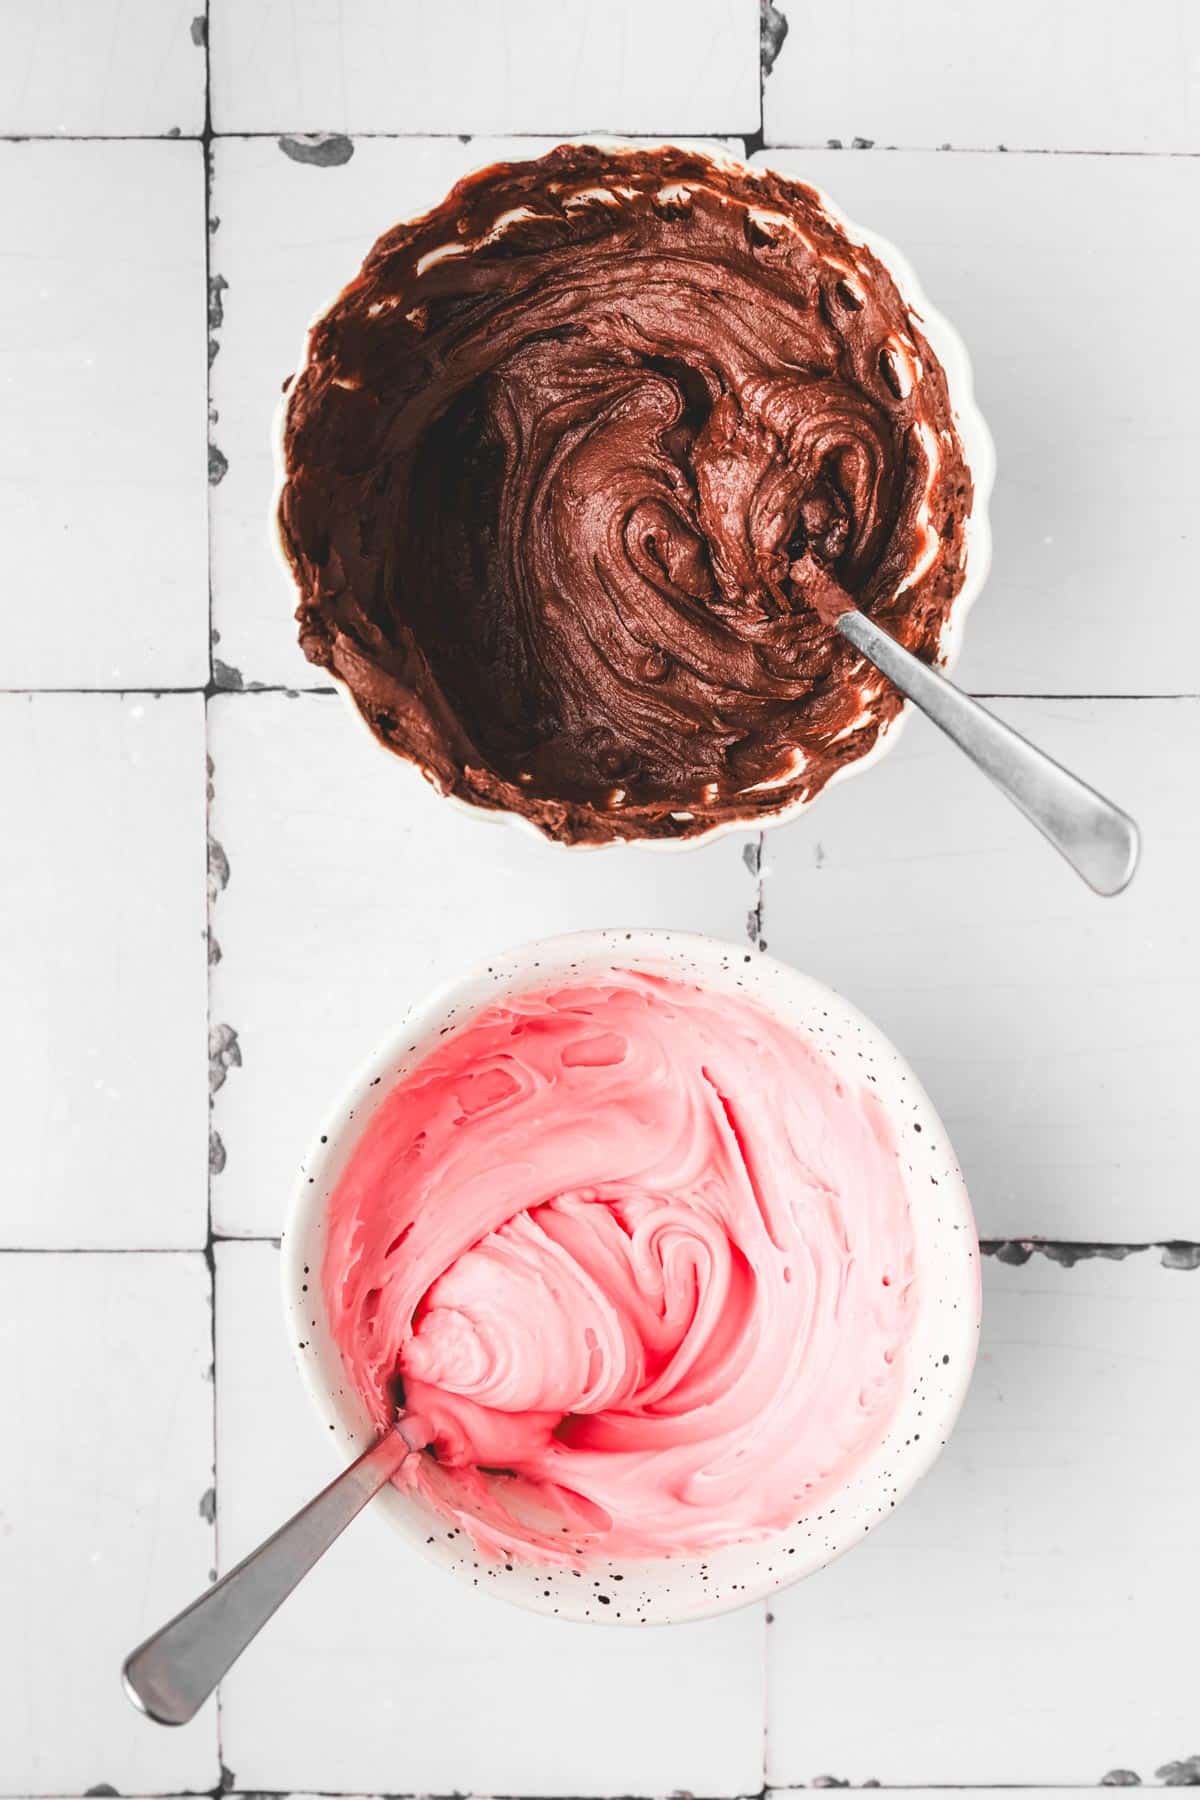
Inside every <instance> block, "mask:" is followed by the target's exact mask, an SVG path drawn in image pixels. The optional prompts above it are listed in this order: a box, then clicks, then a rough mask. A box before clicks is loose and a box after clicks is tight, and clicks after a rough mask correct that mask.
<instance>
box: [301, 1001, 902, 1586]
mask: <svg viewBox="0 0 1200 1800" xmlns="http://www.w3.org/2000/svg"><path fill="white" fill-rule="evenodd" d="M323 1285H324V1293H325V1300H326V1305H327V1308H328V1313H329V1319H330V1322H331V1325H332V1329H333V1332H334V1336H335V1338H336V1341H337V1344H338V1346H339V1348H340V1351H341V1354H342V1357H343V1360H344V1362H345V1366H346V1369H347V1371H348V1373H349V1376H350V1379H351V1380H352V1381H353V1382H354V1384H355V1386H356V1387H357V1389H358V1391H359V1392H360V1393H361V1394H362V1396H363V1398H364V1400H365V1402H366V1404H367V1406H368V1408H369V1409H370V1412H371V1414H372V1416H373V1417H374V1418H375V1419H376V1420H377V1421H378V1422H379V1423H380V1424H383V1423H384V1422H385V1421H386V1420H387V1419H388V1418H389V1417H391V1416H392V1412H393V1408H394V1394H395V1391H396V1388H395V1382H396V1378H397V1377H399V1379H400V1381H401V1383H402V1385H403V1392H404V1398H405V1405H406V1409H407V1411H408V1412H409V1413H410V1415H414V1417H415V1418H417V1419H419V1420H420V1425H421V1429H422V1431H423V1432H426V1433H428V1435H429V1437H430V1438H431V1439H432V1441H433V1443H434V1446H435V1449H436V1453H437V1456H436V1460H435V1459H434V1458H432V1457H428V1456H425V1457H420V1458H416V1457H414V1458H412V1459H410V1462H409V1464H408V1465H407V1466H406V1469H405V1471H404V1473H403V1476H402V1478H401V1479H402V1480H403V1481H407V1482H410V1483H415V1484H416V1485H417V1486H418V1488H419V1489H420V1491H421V1492H422V1493H423V1494H424V1495H425V1497H426V1498H427V1499H429V1500H430V1501H432V1502H433V1504H434V1505H435V1506H437V1507H438V1509H439V1510H440V1511H441V1512H442V1513H444V1514H445V1515H447V1516H448V1517H450V1518H452V1519H453V1520H454V1521H455V1523H456V1524H457V1525H463V1526H466V1528H467V1529H468V1530H469V1531H470V1532H471V1534H472V1536H473V1537H474V1538H475V1540H476V1542H477V1543H478V1544H479V1545H480V1547H481V1549H483V1550H484V1551H485V1552H486V1553H488V1554H490V1555H505V1556H512V1555H517V1556H523V1557H526V1558H532V1559H534V1560H552V1561H562V1562H567V1563H570V1562H575V1563H579V1562H581V1561H584V1560H587V1559H589V1558H595V1557H596V1556H606V1557H614V1556H619V1557H646V1556H660V1555H663V1554H670V1553H680V1552H687V1553H695V1552H702V1551H705V1550H707V1549H710V1548H712V1547H715V1546H716V1545H719V1544H723V1543H728V1542H731V1541H735V1540H741V1539H750V1538H754V1537H759V1536H762V1535H764V1534H767V1533H769V1532H771V1531H773V1530H777V1529H780V1528H784V1527H786V1526H788V1525H790V1524H792V1523H794V1522H795V1521H796V1520H797V1519H799V1518H801V1517H802V1516H803V1515H804V1514H805V1513H807V1512H809V1511H812V1510H814V1509H817V1508H819V1507H820V1505H821V1503H822V1500H823V1499H825V1498H827V1497H828V1496H829V1495H830V1494H831V1492H832V1490H833V1489H834V1488H836V1487H838V1486H839V1485H840V1484H841V1483H842V1482H843V1481H844V1480H845V1479H846V1477H847V1476H848V1475H849V1474H850V1473H852V1472H853V1470H854V1469H855V1467H856V1466H857V1465H858V1463H859V1462H860V1461H861V1460H862V1459H863V1458H864V1457H865V1456H866V1455H867V1454H868V1453H869V1452H870V1451H871V1450H872V1449H873V1448H874V1447H875V1446H876V1445H877V1444H878V1442H879V1440H880V1438H881V1437H882V1435H883V1433H884V1432H885V1430H886V1428H887V1425H888V1423H889V1421H890V1419H891V1417H892V1414H893V1411H894V1408H895V1405H896V1402H897V1399H898V1397H899V1393H900V1391H901V1388H902V1382H903V1363H904V1357H903V1349H904V1345H905V1343H906V1340H907V1338H908V1335H909V1332H910V1330H911V1326H912V1322H913V1315H914V1308H915V1293H914V1282H913V1237H912V1223H911V1218H910V1213H909V1205H908V1198H907V1194H906V1190H905V1186H904V1181H903V1178H902V1175H901V1171H900V1166H899V1160H898V1157H897V1153H896V1145H895V1142H894V1139H893V1135H892V1132H891V1129H890V1127H889V1124H888V1121H887V1118H886V1116H885V1114H884V1111H883V1108H882V1106H881V1105H880V1103H879V1101H878V1100H877V1099H876V1097H875V1095H874V1094H873V1093H872V1091H871V1089H870V1087H869V1085H867V1083H866V1082H863V1081H859V1080H857V1079H855V1080H852V1079H849V1078H848V1075H843V1074H842V1073H840V1072H839V1068H838V1065H837V1063H836V1062H834V1061H830V1060H827V1059H826V1058H825V1057H823V1056H822V1055H819V1054H818V1053H817V1052H816V1050H814V1049H813V1048H812V1046H811V1045H810V1044H809V1042H808V1041H807V1040H806V1039H805V1038H804V1037H802V1036H801V1035H799V1034H798V1033H797V1032H795V1031H792V1030H790V1029H788V1028H787V1027H785V1026H784V1025H782V1024H781V1023H779V1022H778V1021H777V1020H775V1019H774V1018H772V1017H771V1016H769V1015H768V1014H767V1013H766V1012H764V1011H762V1010H761V1009H759V1008H758V1007H756V1006H754V1005H752V1004H750V1003H749V1002H748V1001H745V1000H742V999H740V998H731V997H730V996H729V995H726V994H719V995H718V994H715V993H712V992H707V991H702V990H701V989H699V988H696V987H694V986H690V985H685V984H684V983H682V982H680V981H677V980H674V979H665V978H659V977H656V976H653V975H648V974H644V973H628V974H620V975H614V976H608V977H606V978H605V979H604V981H603V983H602V984H595V983H591V984H588V983H586V982H584V981H582V980H573V981H572V982H571V983H570V984H563V985H559V986H557V987H554V988H547V989H543V990H541V991H538V992H531V993H525V994H520V995H518V996H516V997H508V998H506V999H505V1000H504V1001H503V1003H502V1004H496V1005H492V1006H490V1007H488V1008H487V1009H486V1010H485V1011H483V1012H480V1013H478V1014H476V1015H475V1016H474V1017H473V1018H472V1019H470V1020H469V1021H468V1022H467V1023H466V1024H464V1025H463V1026H461V1027H460V1028H458V1029H457V1030H455V1031H453V1032H452V1033H451V1034H449V1035H448V1036H447V1037H446V1038H445V1039H444V1040H443V1041H442V1043H441V1044H440V1045H439V1047H438V1048H437V1049H436V1050H435V1051H434V1052H433V1053H432V1054H431V1055H430V1056H428V1057H426V1059H425V1060H424V1061H423V1062H422V1063H420V1064H419V1065H418V1066H417V1067H416V1068H415V1069H414V1070H413V1071H412V1072H410V1073H409V1074H408V1075H406V1076H405V1077H404V1078H403V1079H402V1080H401V1081H400V1082H398V1084H397V1085H396V1086H395V1088H393V1090H392V1091H391V1092H390V1093H389V1094H388V1096H387V1098H386V1099H385V1100H384V1101H383V1103H382V1104H381V1106H380V1107H379V1109H378V1111H377V1112H376V1113H375V1115H374V1117H373V1118H372V1119H371V1121H370V1123H369V1125H368V1126H367V1127H366V1129H365V1131H364V1132H363V1134H362V1137H361V1138H360V1139H359V1141H358V1143H357V1144H356V1145H355V1147H354V1149H353V1151H352V1153H351V1155H350V1158H349V1161H348V1164H347V1167H346V1169H345V1171H344V1173H343V1175H342V1178H341V1180H340V1182H339V1184H338V1186H337V1189H336V1191H335V1193H334V1195H333V1197H332V1200H331V1202H330V1212H329V1232H328V1238H327V1246H326V1253H325V1261H324V1268H323Z"/></svg>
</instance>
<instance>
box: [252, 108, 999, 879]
mask: <svg viewBox="0 0 1200 1800" xmlns="http://www.w3.org/2000/svg"><path fill="white" fill-rule="evenodd" d="M565 141H567V142H570V143H575V144H594V145H596V146H597V147H599V148H603V149H605V150H611V151H613V152H620V151H624V150H630V151H636V150H647V149H660V148H669V147H672V146H673V147H674V148H677V149H682V150H689V151H695V152H697V153H698V154H700V155H703V156H707V157H708V158H709V159H710V161H712V162H714V163H724V164H727V165H729V166H732V167H734V168H737V169H739V170H742V171H744V172H745V173H746V174H747V175H749V176H750V177H751V178H752V179H753V178H754V177H756V176H759V175H762V174H763V173H765V172H767V171H768V169H769V165H765V164H764V165H759V166H758V167H757V168H754V167H751V165H750V164H749V163H746V162H743V161H742V159H741V158H740V157H736V156H732V155H730V154H729V152H728V151H727V150H725V149H724V148H723V147H721V146H720V145H716V144H711V143H701V142H696V141H694V140H689V139H687V138H673V139H671V140H670V142H669V144H668V142H667V141H666V140H664V141H663V143H662V144H652V143H649V142H638V143H636V144H635V143H631V142H629V141H628V140H627V139H622V138H605V137H585V138H571V139H568V140H565ZM485 166H486V165H485ZM787 179H788V180H791V181H795V180H799V179H802V178H801V177H798V176H796V175H789V176H788V177H787ZM807 185H809V186H810V187H812V189H813V192H814V193H815V194H816V195H817V196H818V198H819V200H820V202H821V205H822V206H823V207H824V209H825V211H826V212H827V213H828V214H829V216H830V217H831V218H832V219H833V220H834V221H835V222H836V223H837V224H838V225H839V226H840V227H841V229H842V230H843V231H844V232H845V233H846V235H847V237H848V238H850V240H851V242H852V243H856V244H863V245H865V246H866V248H867V249H868V250H870V251H872V252H873V253H874V255H875V256H877V257H878V258H879V261H880V262H881V263H882V264H883V266H884V268H885V269H886V270H887V271H888V273H889V275H891V277H892V279H893V281H894V282H895V284H896V287H897V290H898V291H899V294H900V297H901V299H902V300H903V301H904V303H905V305H906V307H907V308H908V310H909V311H910V312H912V313H915V314H916V316H917V317H918V318H919V319H920V321H921V329H922V330H923V331H924V333H925V336H926V338H927V339H928V340H929V343H930V344H931V345H932V347H933V350H934V352H935V353H936V355H937V358H938V361H939V362H940V363H941V365H942V367H943V369H944V370H945V372H946V385H947V388H948V390H949V394H950V404H951V410H952V412H953V415H954V422H955V424H956V426H957V428H958V434H959V439H960V441H961V443H962V447H963V454H964V457H965V460H966V464H967V468H968V469H969V470H970V473H971V478H972V481H973V483H974V490H975V491H974V500H973V502H972V508H971V512H970V515H969V517H968V518H967V520H966V523H965V526H964V537H965V548H966V556H965V561H964V575H963V584H962V587H961V588H960V589H959V591H958V593H957V594H956V596H955V598H954V602H953V604H952V606H951V608H950V611H949V613H948V614H947V616H946V620H945V623H944V625H943V627H942V636H941V641H940V644H939V650H938V666H939V668H942V669H944V670H949V669H951V668H952V667H953V665H954V663H955V661H956V660H957V658H958V655H959V652H960V649H961V647H962V636H963V626H964V624H965V622H966V617H967V614H968V613H969V611H970V610H971V607H972V606H973V605H974V604H975V601H976V599H977V598H978V596H979V594H980V593H981V591H982V589H983V586H984V583H985V582H986V580H987V575H988V570H989V568H990V566H991V559H992V537H991V527H990V524H989V519H988V505H989V501H990V499H991V492H992V486H993V483H994V481H995V476H996V452H995V447H994V445H993V443H992V436H991V433H990V431H989V430H988V428H987V425H986V424H985V422H984V418H983V414H982V413H981V412H980V410H979V408H978V406H977V405H976V403H975V390H974V382H973V377H972V371H971V359H970V357H969V356H968V355H967V348H966V345H965V344H964V343H963V341H962V338H961V337H960V336H959V334H958V332H957V331H956V330H955V329H954V326H953V325H951V323H950V321H949V320H948V319H947V318H945V316H944V315H943V314H942V313H940V312H939V311H938V310H937V308H936V307H935V306H932V305H931V304H930V302H929V300H928V299H927V298H926V295H925V290H924V289H923V288H922V286H921V284H920V282H919V281H918V280H917V276H916V273H915V271H914V269H913V267H912V265H911V263H910V262H909V261H908V259H907V257H905V256H903V255H902V254H901V252H900V251H899V250H897V249H896V247H895V245H894V244H891V243H889V242H888V240H887V239H886V238H883V237H880V236H879V235H878V233H877V232H874V231H869V230H867V229H866V228H865V227H863V226H861V225H856V224H854V223H853V222H852V221H851V220H850V219H848V218H847V216H846V214H845V213H844V212H843V211H842V210H841V208H840V207H839V206H838V205H837V203H836V202H835V201H833V200H832V199H830V197H829V195H828V194H826V192H825V191H824V189H823V188H819V187H817V186H816V184H815V183H812V182H810V183H808V184H807ZM349 279H350V277H349V275H348V276H347V280H349ZM336 298H337V296H336V295H335V296H334V300H336ZM333 303H334V301H333V300H331V301H329V302H328V303H327V304H326V306H324V307H322V308H321V309H320V311H319V312H317V313H316V314H315V316H314V318H313V321H312V325H310V326H309V328H308V330H307V331H306V333H305V338H304V347H303V349H302V351H301V354H300V357H299V359H298V360H297V363H296V373H297V374H299V373H300V372H301V371H302V370H303V368H304V365H305V363H306V362H307V360H308V352H309V345H310V341H311V332H312V329H313V326H315V325H316V324H318V323H319V321H320V320H321V319H322V318H323V317H324V315H325V313H326V312H327V311H328V310H329V307H330V306H331V305H333ZM290 387H291V384H290V383H289V391H290ZM286 417H287V394H285V395H284V396H283V399H282V401H281V402H280V405H279V408H278V411H277V414H276V420H275V432H274V450H275V476H276V479H275V491H274V496H273V498H272V502H271V538H272V542H273V544H274V546H275V550H276V553H277V555H278V557H279V560H280V562H281V563H282V565H283V568H284V570H285V571H286V574H287V579H288V584H289V586H294V578H293V575H292V569H291V564H290V563H289V562H288V558H287V551H286V550H285V548H284V544H283V536H282V533H281V531H280V528H279V501H280V497H281V495H282V492H283V486H284V481H285V478H286V469H285V465H284V455H283V438H284V424H285V420H286ZM329 675H330V679H331V680H332V681H333V683H334V685H335V686H336V687H337V688H338V690H339V692H340V693H341V694H342V696H343V698H344V699H345V701H346V703H347V705H348V706H349V708H350V711H351V712H352V714H353V715H354V718H355V719H356V720H357V722H358V724H359V726H360V728H361V729H362V730H363V731H364V732H365V733H366V735H367V737H368V738H369V739H370V741H371V743H372V745H373V746H374V748H375V750H376V751H377V752H380V753H382V754H383V755H384V756H386V757H388V759H389V760H390V761H391V762H393V763H397V764H399V765H400V766H401V767H403V768H405V769H407V770H408V771H409V772H410V773H411V775H412V776H414V777H415V778H417V779H419V780H421V781H424V780H426V777H425V775H424V774H423V772H422V771H421V770H420V769H419V768H418V766H417V765H416V764H415V763H414V762H411V761H410V760H409V759H408V758H407V757H405V756H401V755H399V754H398V753H397V752H396V751H394V750H389V749H388V748H387V746H386V745H384V744H381V743H380V742H379V739H378V738H377V737H376V736H375V734H374V732H373V731H372V730H371V728H370V726H369V725H368V724H367V722H366V720H365V719H364V718H363V716H362V714H361V713H360V712H359V710H358V707H357V706H356V705H355V703H354V700H353V697H352V696H351V694H350V691H349V689H348V688H347V687H346V685H345V683H344V682H342V681H341V680H340V679H339V678H338V677H337V676H336V675H334V674H333V673H332V671H330V672H329ZM911 710H912V707H911V702H909V701H905V702H904V704H903V706H902V707H901V708H900V711H899V712H898V713H897V714H896V716H895V718H894V719H892V720H891V721H890V723H888V724H887V725H885V726H884V728H883V730H881V731H880V733H879V736H878V737H877V738H876V740H875V742H874V744H872V746H871V748H870V750H868V751H867V752H866V754H865V755H864V756H860V757H858V758H856V759H855V761H853V762H850V763H844V764H843V765H842V767H841V768H839V769H838V770H836V771H835V773H834V774H833V775H831V776H830V778H829V780H828V781H827V782H826V783H825V785H824V786H823V787H822V788H820V789H819V790H818V791H817V793H815V794H813V795H812V796H811V797H809V798H806V799H801V800H794V801H792V802H791V804H790V805H787V806H783V807H780V808H779V810H778V811H777V812H773V813H761V812H755V813H748V814H747V815H746V816H745V817H744V818H737V819H726V820H723V821H721V822H720V823H719V824H716V825H714V826H713V827H712V829H711V830H709V831H704V832H699V833H697V834H696V836H695V837H689V838H629V839H619V840H616V841H615V842H611V843H603V844H562V843H560V842H558V840H556V839H552V838H547V836H546V834H545V833H544V832H543V831H540V830H539V829H538V827H537V826H536V825H535V824H533V822H532V821H531V820H529V819H526V818H523V817H522V816H521V814H519V813H511V812H503V811H498V810H494V809H492V808H489V807H483V806H475V805H473V804H472V802H471V801H469V800H463V799H461V798H460V797H459V796H458V795H457V794H443V796H442V798H443V800H444V801H445V802H446V803H447V804H448V805H452V806H455V807H457V808H458V809H459V811H460V812H464V813H469V814H470V815H471V817H472V818H473V819H477V820H481V821H484V822H487V823H491V824H502V825H509V826H512V827H515V828H516V829H518V830H520V831H523V832H525V833H526V834H529V835H532V836H533V837H535V838H537V839H538V840H539V842H541V843H543V844H553V845H554V847H555V848H556V849H558V850H571V851H579V850H590V851H595V850H612V849H616V848H618V847H620V846H621V845H624V844H630V845H633V846H635V847H636V848H638V849H640V850H655V851H659V852H665V851H680V850H694V849H696V848H697V846H698V845H700V844H711V843H713V842H714V841H715V840H716V839H717V838H720V837H725V836H726V835H727V834H728V833H729V832H732V831H767V830H771V829H773V828H774V827H775V826H776V825H783V824H785V823H786V822H787V821H788V820H789V819H795V818H797V817H799V815H800V814H801V813H802V812H805V811H807V809H808V808H809V807H810V806H812V805H813V804H814V802H815V801H817V800H819V799H820V797H821V795H822V794H824V793H826V792H827V791H828V790H829V789H830V788H833V787H836V786H837V784H838V783H839V782H842V781H846V780H848V779H849V777H850V776H852V775H859V774H862V773H863V771H864V770H866V769H869V768H871V766H872V765H873V764H874V763H876V762H878V761H879V758H880V757H881V756H883V755H884V754H885V753H886V752H887V751H888V750H890V749H891V748H892V746H893V745H894V744H895V742H896V740H897V738H898V737H899V735H900V729H901V727H902V725H903V724H904V722H905V720H906V719H907V717H908V715H909V713H910V711H911Z"/></svg>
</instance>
